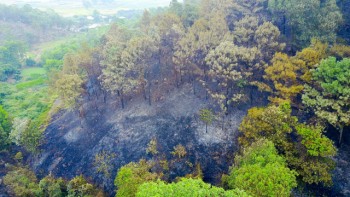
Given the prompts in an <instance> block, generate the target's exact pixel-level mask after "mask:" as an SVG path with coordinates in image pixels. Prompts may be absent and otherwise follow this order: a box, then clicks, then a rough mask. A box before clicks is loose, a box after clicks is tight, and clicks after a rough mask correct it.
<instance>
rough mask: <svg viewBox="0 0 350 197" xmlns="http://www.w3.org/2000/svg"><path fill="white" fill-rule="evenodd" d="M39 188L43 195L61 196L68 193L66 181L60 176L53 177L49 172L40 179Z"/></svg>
mask: <svg viewBox="0 0 350 197" xmlns="http://www.w3.org/2000/svg"><path fill="white" fill-rule="evenodd" d="M39 188H40V190H41V191H42V195H43V196H50V197H51V196H52V197H61V196H67V195H68V194H67V186H66V182H65V181H64V180H63V179H62V178H58V179H55V178H54V177H53V176H52V175H51V174H49V175H48V176H46V177H44V178H43V179H41V180H40V182H39Z"/></svg>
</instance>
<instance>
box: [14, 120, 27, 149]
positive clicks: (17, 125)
mask: <svg viewBox="0 0 350 197" xmlns="http://www.w3.org/2000/svg"><path fill="white" fill-rule="evenodd" d="M29 123H30V120H29V119H28V118H15V119H13V127H12V130H11V133H10V135H9V138H10V140H11V141H12V142H13V143H15V144H16V145H17V146H19V145H20V144H21V139H22V135H23V133H24V132H25V131H26V130H27V129H28V126H29Z"/></svg>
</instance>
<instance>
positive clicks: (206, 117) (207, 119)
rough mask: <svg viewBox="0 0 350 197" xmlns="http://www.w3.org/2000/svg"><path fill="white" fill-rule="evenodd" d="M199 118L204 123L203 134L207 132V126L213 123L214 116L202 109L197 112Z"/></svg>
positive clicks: (207, 110) (209, 111) (208, 110)
mask: <svg viewBox="0 0 350 197" xmlns="http://www.w3.org/2000/svg"><path fill="white" fill-rule="evenodd" d="M199 118H200V119H201V121H203V122H204V123H205V132H206V133H207V132H208V124H209V125H210V124H211V123H213V121H214V119H215V116H214V113H213V112H212V111H211V110H210V109H202V110H200V111H199Z"/></svg>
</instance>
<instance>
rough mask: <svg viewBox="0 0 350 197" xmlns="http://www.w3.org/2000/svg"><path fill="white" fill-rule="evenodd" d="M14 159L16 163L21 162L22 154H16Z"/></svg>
mask: <svg viewBox="0 0 350 197" xmlns="http://www.w3.org/2000/svg"><path fill="white" fill-rule="evenodd" d="M15 159H16V160H17V161H18V162H22V160H23V154H22V152H17V153H16V155H15Z"/></svg>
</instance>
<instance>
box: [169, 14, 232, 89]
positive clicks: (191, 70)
mask: <svg viewBox="0 0 350 197" xmlns="http://www.w3.org/2000/svg"><path fill="white" fill-rule="evenodd" d="M224 40H232V36H231V35H230V33H229V29H228V26H227V24H226V21H225V18H224V16H223V15H221V14H220V13H216V14H213V15H212V17H211V18H210V19H209V20H206V19H204V18H200V19H198V20H197V21H196V22H195V23H194V24H193V25H192V26H191V27H190V29H189V30H188V33H186V34H185V36H184V37H183V38H182V39H180V40H179V42H178V43H177V45H176V46H175V48H176V52H175V53H174V62H175V63H176V64H177V66H178V67H179V72H180V77H182V71H187V74H189V75H190V76H191V81H192V83H193V85H194V82H195V76H203V78H204V80H203V81H207V74H208V67H207V65H206V64H205V59H204V58H205V57H206V56H207V55H208V53H209V52H210V51H211V50H212V49H214V48H215V47H217V46H218V45H219V44H220V43H221V42H222V41H224ZM193 89H194V93H195V87H194V86H193Z"/></svg>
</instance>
